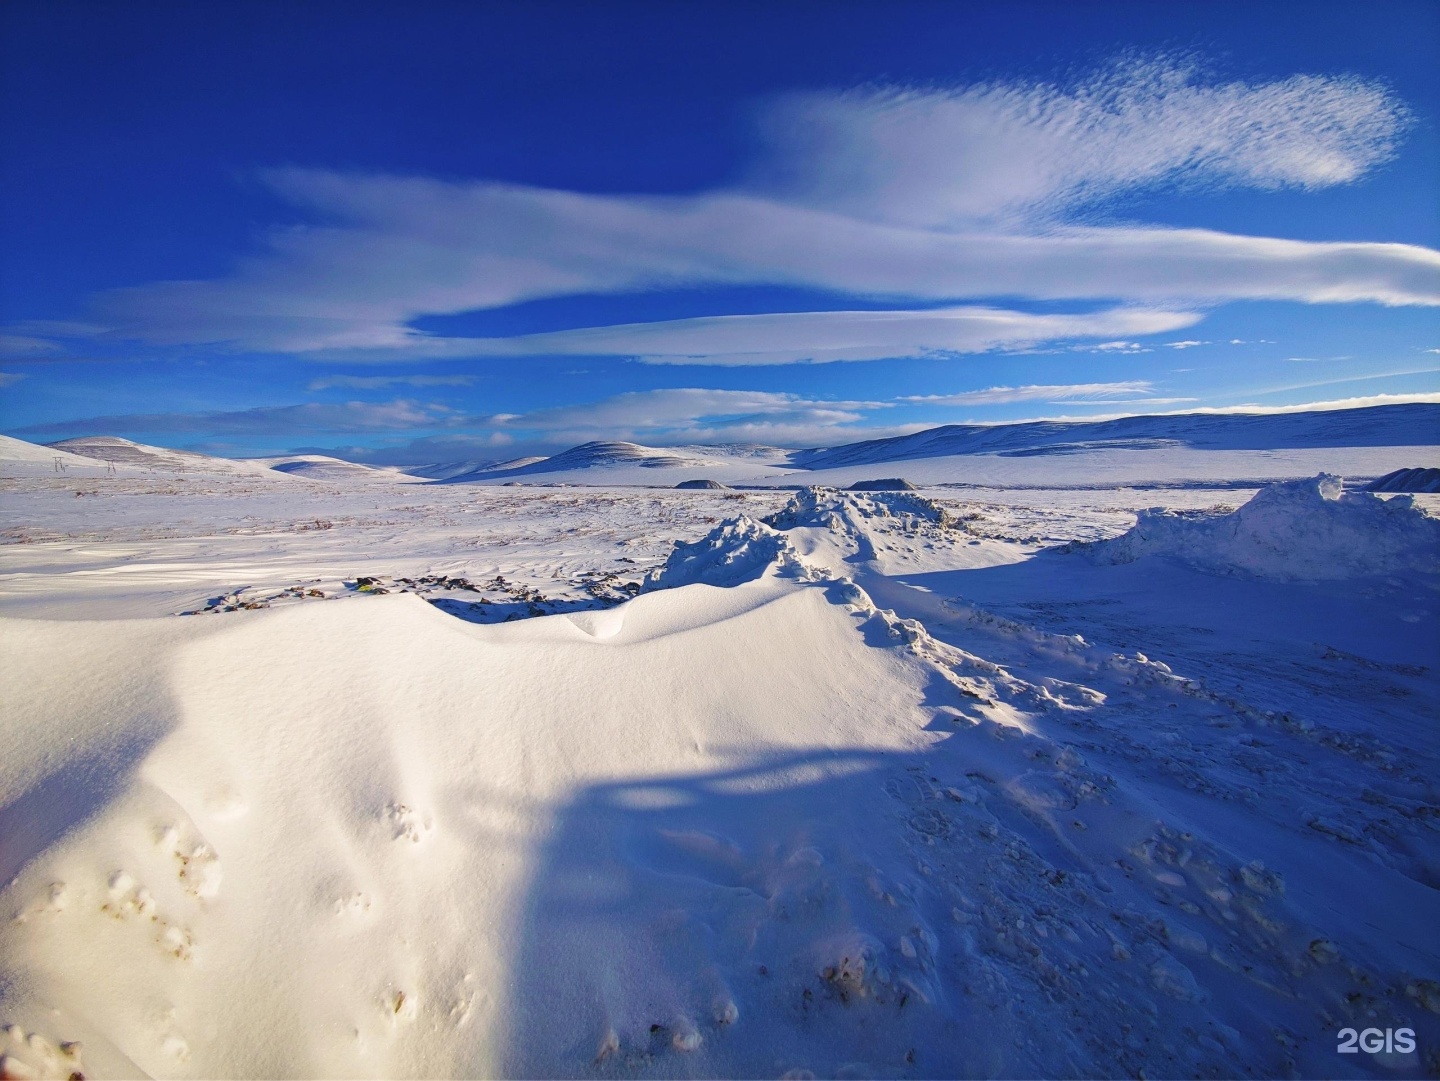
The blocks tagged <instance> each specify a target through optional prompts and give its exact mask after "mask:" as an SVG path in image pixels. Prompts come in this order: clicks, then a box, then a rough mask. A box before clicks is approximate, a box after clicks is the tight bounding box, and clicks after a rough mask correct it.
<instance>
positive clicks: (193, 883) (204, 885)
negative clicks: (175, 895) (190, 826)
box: [156, 825, 220, 901]
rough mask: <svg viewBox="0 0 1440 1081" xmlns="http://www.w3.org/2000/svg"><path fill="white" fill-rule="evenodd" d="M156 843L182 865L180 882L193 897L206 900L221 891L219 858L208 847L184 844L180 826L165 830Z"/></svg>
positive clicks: (180, 867) (163, 828) (201, 843)
mask: <svg viewBox="0 0 1440 1081" xmlns="http://www.w3.org/2000/svg"><path fill="white" fill-rule="evenodd" d="M156 843H157V844H158V845H159V847H160V848H162V849H164V850H166V851H168V852H169V853H170V854H171V855H173V856H174V857H175V859H176V861H177V862H178V863H179V869H178V874H179V878H180V881H181V882H182V883H183V884H184V886H185V892H186V893H188V894H189V895H190V896H191V897H194V898H196V899H198V900H202V901H205V900H209V899H210V898H212V897H214V896H215V895H216V894H218V893H219V892H220V857H219V856H218V855H217V854H216V852H215V850H214V849H213V848H211V847H210V846H209V845H208V844H205V843H204V842H203V841H202V842H199V843H197V844H194V845H191V844H188V843H185V842H182V841H181V837H180V827H178V826H174V825H170V826H164V827H162V828H161V829H160V830H159V836H158V837H157V839H156Z"/></svg>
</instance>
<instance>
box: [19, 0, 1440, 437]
mask: <svg viewBox="0 0 1440 1081" xmlns="http://www.w3.org/2000/svg"><path fill="white" fill-rule="evenodd" d="M0 40H3V45H0V48H3V56H0V66H3V73H0V81H3V99H0V131H3V133H4V134H3V136H0V138H3V141H4V150H5V153H4V154H3V155H0V429H3V430H4V431H5V432H7V433H9V434H12V435H17V436H20V437H22V438H27V439H33V440H36V441H48V440H53V439H59V438H64V437H67V436H72V435H81V434H93V433H101V432H103V433H106V434H117V435H124V436H128V437H130V438H134V439H139V440H142V441H146V442H155V443H161V444H165V445H169V446H181V447H189V448H195V449H202V450H209V451H212V452H215V453H224V454H237V455H238V454H259V453H267V452H278V451H285V450H292V449H296V448H318V449H330V450H338V451H340V452H341V453H344V454H346V455H347V456H352V457H356V458H360V459H365V460H373V461H391V462H416V463H418V462H422V461H436V460H442V459H445V460H448V459H460V458H478V459H495V458H505V457H510V456H514V455H518V454H522V453H530V452H533V451H536V450H546V449H554V448H558V447H561V446H565V445H569V444H572V443H575V442H579V441H582V440H586V439H593V438H627V439H635V440H637V441H640V442H646V443H651V444H678V443H690V442H736V441H755V442H765V443H775V444H781V445H791V446H802V445H833V444H837V443H842V442H847V441H850V440H854V439H859V438H868V437H872V436H875V435H887V434H896V433H900V432H905V431H912V430H915V429H917V428H921V427H928V426H931V425H935V424H944V423H958V422H998V421H1007V420H1016V419H1023V418H1031V417H1059V416H1065V417H1086V416H1105V415H1114V414H1117V413H1133V412H1152V411H1164V410H1191V409H1230V408H1236V407H1249V408H1256V407H1259V408H1267V409H1273V408H1287V407H1295V406H1299V405H1304V404H1307V403H1317V402H1319V403H1336V402H1355V403H1357V404H1364V403H1370V402H1386V401H1406V400H1416V399H1417V397H1420V398H1425V399H1429V400H1440V379H1437V374H1440V318H1437V305H1440V253H1437V251H1436V250H1435V249H1436V248H1437V247H1440V190H1437V189H1440V180H1437V178H1440V127H1437V125H1440V67H1437V65H1436V64H1435V62H1434V57H1435V56H1436V55H1440V6H1437V5H1435V4H1433V3H1430V2H1428V0H1426V2H1416V3H1384V2H1373V0H1372V2H1366V3H1363V4H1361V3H1344V4H1334V3H1323V2H1311V3H1306V4H1304V5H1291V4H1254V3H1245V4H1227V3H1220V2H1208V3H1194V4H1156V3H1152V2H1144V3H1134V4H1129V3H1104V2H1099V0H1091V2H1079V3H1074V2H1066V3H1021V2H1010V3H990V4H964V3H914V4H906V3H898V2H887V3H883V4H881V3H875V4H864V3H848V4H838V5H837V4H806V3H790V4H786V3H774V4H758V3H755V4H752V3H731V4H724V3H717V4H709V5H691V4H673V3H664V4H642V3H631V4H625V3H611V4H573V5H572V4H547V3H539V2H534V3H524V4H520V3H516V4H511V5H504V4H490V5H483V4H469V3H418V4H403V5H402V4H384V5H382V4H368V5H367V4H363V3H361V4H354V3H350V4H344V5H339V4H327V3H306V4H280V3H273V2H270V3H257V4H247V3H244V2H239V0H237V2H231V3H227V4H224V5H214V4H198V3H186V4H167V3H159V2H150V3H143V4H141V3H134V4H120V5H116V4H99V3H94V4H92V3H72V2H64V0H58V2H57V0H47V2H44V3H28V2H24V0H11V2H10V3H7V4H6V5H4V6H3V7H0Z"/></svg>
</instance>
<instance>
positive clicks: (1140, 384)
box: [896, 379, 1155, 405]
mask: <svg viewBox="0 0 1440 1081" xmlns="http://www.w3.org/2000/svg"><path fill="white" fill-rule="evenodd" d="M1154 386H1155V385H1154V384H1153V383H1151V382H1150V381H1148V380H1145V379H1128V380H1124V381H1121V382H1116V383H1064V384H1059V385H1051V386H1042V385H1031V386H1024V387H986V388H985V389H984V390H966V391H961V392H960V393H958V394H909V395H906V396H904V397H902V398H897V399H896V401H901V402H915V403H919V404H924V405H1004V404H1008V403H1010V402H1033V401H1042V402H1059V401H1077V400H1080V401H1083V400H1087V399H1095V398H1105V397H1108V396H1113V395H1117V394H1145V395H1148V394H1149V393H1150V392H1151V391H1152V390H1153V389H1154Z"/></svg>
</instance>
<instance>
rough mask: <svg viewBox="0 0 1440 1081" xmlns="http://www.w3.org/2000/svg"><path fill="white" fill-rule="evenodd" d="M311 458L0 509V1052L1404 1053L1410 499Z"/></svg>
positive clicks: (1430, 1065) (1380, 1059)
mask: <svg viewBox="0 0 1440 1081" xmlns="http://www.w3.org/2000/svg"><path fill="white" fill-rule="evenodd" d="M344 480H345V478H343V477H340V476H338V475H327V477H326V479H325V480H324V482H323V483H322V482H321V480H306V479H303V478H299V477H286V476H284V475H283V474H272V476H270V477H265V478H255V479H249V480H245V481H244V482H243V485H242V484H241V482H240V481H238V480H236V479H235V478H233V477H222V478H218V479H213V480H208V481H207V480H202V479H200V478H196V477H194V476H188V477H185V478H178V479H174V480H164V481H161V480H157V479H156V478H154V477H150V476H148V475H147V476H145V477H127V476H118V477H98V476H97V477H95V478H91V479H86V480H85V481H84V485H85V487H83V488H81V489H80V491H81V492H90V491H93V492H94V493H95V494H91V495H88V496H86V497H85V498H77V497H76V495H72V494H71V491H72V490H73V489H74V487H75V483H76V482H75V481H74V480H73V478H72V479H70V480H64V479H61V480H56V479H55V478H46V477H43V476H41V477H38V479H37V478H36V477H33V476H32V477H30V479H28V480H25V479H23V477H22V479H21V480H20V481H17V482H16V483H15V486H13V487H12V489H11V490H10V491H9V492H8V493H7V506H8V507H9V516H10V517H11V519H12V521H17V520H18V522H19V523H20V524H18V525H16V527H15V530H16V531H15V532H12V533H11V534H10V535H9V538H8V539H9V541H10V543H9V544H7V545H5V546H4V547H3V548H0V572H3V573H0V600H3V601H4V603H5V606H6V610H7V611H8V612H9V613H11V614H10V615H8V616H7V617H6V618H4V619H0V659H3V664H4V668H5V671H6V673H7V675H6V678H5V679H4V680H3V696H4V697H3V713H0V740H3V746H4V753H3V754H0V881H3V882H4V883H6V885H5V886H4V889H3V893H0V902H3V906H4V907H3V909H0V916H3V919H4V922H3V924H0V1023H4V1024H7V1025H9V1026H10V1027H9V1028H7V1029H6V1030H5V1031H4V1035H3V1041H4V1042H3V1054H4V1056H5V1059H4V1063H3V1069H4V1070H5V1071H6V1072H7V1073H8V1074H9V1075H10V1076H27V1075H36V1076H39V1075H54V1076H68V1075H70V1074H71V1073H72V1072H79V1073H83V1074H84V1075H85V1076H87V1077H104V1076H140V1075H144V1074H148V1075H152V1076H163V1077H299V1076H313V1077H361V1076H376V1077H398V1076H477V1075H502V1076H537V1077H548V1076H559V1077H600V1078H620V1077H623V1078H629V1077H674V1076H757V1077H759V1076H770V1077H779V1076H788V1077H806V1076H817V1077H831V1076H838V1077H869V1076H875V1077H940V1076H965V1077H994V1076H1010V1077H1034V1076H1141V1075H1144V1076H1151V1077H1181V1076H1184V1077H1190V1076H1200V1077H1250V1076H1255V1077H1269V1076H1340V1077H1348V1076H1383V1077H1389V1076H1397V1077H1418V1076H1426V1075H1434V1074H1435V1073H1436V1072H1437V1070H1440V1016H1437V1014H1440V903H1437V898H1440V893H1437V890H1440V844H1437V840H1440V830H1437V825H1440V823H1437V815H1440V771H1437V765H1440V754H1437V750H1440V745H1437V743H1440V741H1437V735H1436V728H1435V719H1436V704H1437V701H1440V695H1437V689H1440V688H1437V682H1436V667H1435V666H1436V662H1437V659H1440V656H1437V652H1440V651H1437V621H1436V611H1437V601H1440V593H1437V589H1440V567H1437V555H1440V547H1437V543H1436V537H1435V530H1436V526H1437V523H1436V521H1435V520H1434V519H1433V518H1431V517H1429V516H1428V512H1427V511H1426V509H1425V506H1427V504H1424V500H1425V499H1427V498H1429V497H1423V496H1422V497H1419V498H1418V500H1416V501H1413V502H1412V501H1411V500H1410V499H1409V498H1408V497H1399V498H1395V499H1391V500H1388V501H1387V500H1385V499H1382V498H1381V497H1378V496H1373V495H1368V494H1367V495H1352V494H1344V493H1342V490H1341V488H1340V486H1339V482H1338V481H1337V480H1336V479H1335V478H1332V477H1328V476H1322V477H1318V478H1315V479H1313V480H1310V481H1304V482H1299V483H1290V484H1286V485H1281V486H1277V487H1273V488H1268V489H1264V490H1262V491H1260V492H1259V494H1257V495H1255V496H1254V497H1253V498H1249V496H1250V493H1249V492H1244V491H1239V492H1237V491H1235V490H1232V489H1221V490H1215V489H1210V490H1206V489H1185V490H1177V491H1172V492H1166V493H1160V494H1159V495H1157V493H1156V492H1154V491H1149V492H1133V491H1112V492H1108V493H1105V492H1086V493H1077V492H1074V491H1069V492H1038V493H1037V492H1028V493H1019V494H1012V495H1002V494H1000V493H989V494H987V495H986V497H985V499H984V500H983V501H981V500H961V499H957V498H954V492H939V491H935V490H931V491H929V492H919V493H916V492H840V491H836V490H833V489H821V488H810V489H805V490H803V491H799V492H795V493H788V492H780V493H741V492H725V491H703V490H702V491H673V490H672V491H641V490H634V489H628V490H627V489H620V488H615V489H602V490H594V491H590V492H587V493H586V494H584V495H583V496H577V495H576V494H575V493H574V492H566V491H563V490H561V491H554V490H543V489H529V490H527V489H513V488H479V489H476V488H473V487H472V488H466V487H465V486H461V485H446V486H442V487H439V488H429V487H425V488H423V489H417V488H416V486H415V485H413V484H405V485H401V484H389V483H387V482H385V481H384V480H383V478H367V479H366V480H364V482H363V483H360V484H355V485H353V486H351V487H346V486H344V484H343V483H342V482H343V481H344ZM327 485H329V486H328V487H327ZM1157 498H1158V499H1160V501H1161V502H1164V503H1165V505H1166V507H1167V508H1168V509H1166V510H1163V511H1157V510H1145V508H1146V506H1147V502H1146V501H1150V502H1153V501H1155V500H1156V499H1157ZM1247 499H1248V500H1249V501H1248V502H1246V500H1247ZM1221 502H1223V503H1224V505H1223V506H1218V505H1217V503H1221ZM1237 503H1238V504H1243V505H1241V506H1239V507H1238V509H1237V506H1236V505H1235V504H1237ZM1429 505H1433V503H1432V504H1429ZM1137 511H1143V513H1140V514H1139V517H1138V521H1137V514H1136V512H1137ZM317 515H318V516H320V517H316V516H317ZM312 519H313V522H312ZM671 540H673V541H674V542H675V543H673V544H672V543H671ZM247 598H248V599H247ZM180 612H189V613H193V614H189V615H184V616H181V615H179V614H178V613H180ZM57 616H62V617H63V618H56V617H57ZM120 616H124V617H125V618H117V617H120ZM532 616H533V618H531V617H532ZM457 617H458V618H457ZM1344 1027H1354V1028H1359V1029H1363V1028H1378V1029H1382V1030H1383V1029H1386V1028H1392V1029H1394V1028H1400V1027H1408V1028H1413V1029H1414V1030H1415V1033H1416V1040H1417V1045H1418V1047H1417V1050H1416V1051H1414V1052H1412V1053H1409V1054H1399V1053H1392V1054H1388V1055H1387V1054H1384V1053H1380V1054H1376V1055H1371V1054H1364V1053H1362V1054H1356V1055H1340V1054H1337V1053H1336V1045H1337V1040H1336V1034H1337V1031H1338V1030H1339V1029H1341V1028H1344Z"/></svg>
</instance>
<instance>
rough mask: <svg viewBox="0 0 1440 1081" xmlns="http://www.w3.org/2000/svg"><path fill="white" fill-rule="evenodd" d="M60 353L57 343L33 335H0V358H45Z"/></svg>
mask: <svg viewBox="0 0 1440 1081" xmlns="http://www.w3.org/2000/svg"><path fill="white" fill-rule="evenodd" d="M59 352H61V347H60V345H59V344H58V343H56V342H54V341H51V340H50V339H49V338H38V337H36V336H34V335H33V334H0V356H3V357H10V358H12V359H20V358H29V357H37V356H47V355H50V354H54V353H59Z"/></svg>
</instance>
